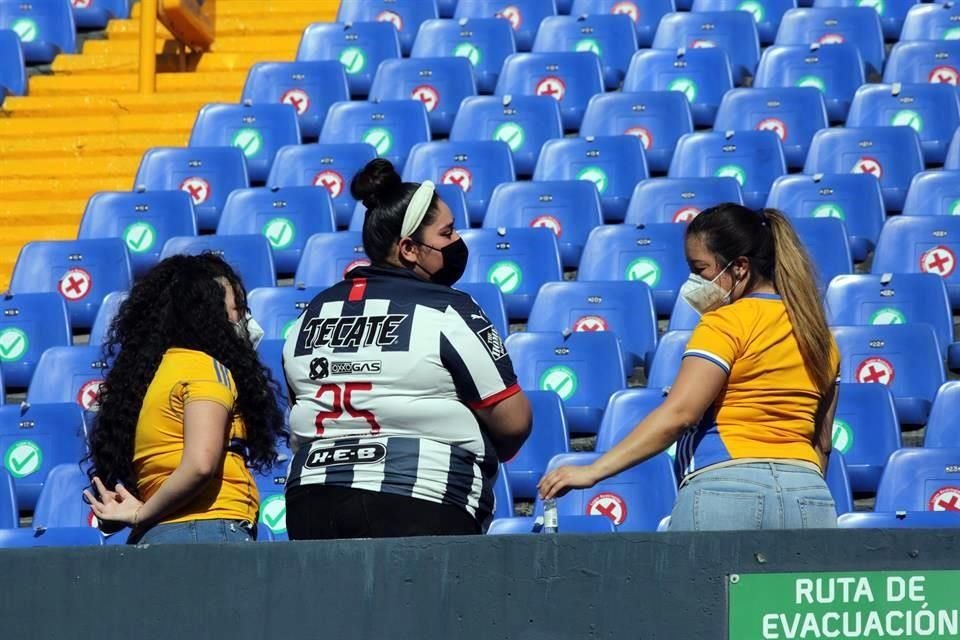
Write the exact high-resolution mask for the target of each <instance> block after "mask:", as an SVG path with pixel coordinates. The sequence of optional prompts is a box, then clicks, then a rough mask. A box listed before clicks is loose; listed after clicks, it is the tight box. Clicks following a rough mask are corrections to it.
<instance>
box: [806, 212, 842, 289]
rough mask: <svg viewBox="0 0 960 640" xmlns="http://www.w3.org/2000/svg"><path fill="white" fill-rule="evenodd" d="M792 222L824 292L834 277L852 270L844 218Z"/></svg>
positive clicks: (819, 285) (819, 286)
mask: <svg viewBox="0 0 960 640" xmlns="http://www.w3.org/2000/svg"><path fill="white" fill-rule="evenodd" d="M792 223H793V228H794V230H795V231H796V232H797V236H799V238H800V242H802V243H803V246H804V247H805V248H806V250H807V253H808V254H809V255H810V259H811V260H812V261H813V265H814V267H815V268H816V270H817V275H818V276H819V278H820V281H819V282H818V283H817V284H818V288H819V289H820V291H825V290H826V288H827V285H828V284H830V281H831V280H833V278H835V277H836V276H839V275H843V274H847V273H853V258H852V256H851V255H850V243H849V241H848V240H847V229H846V227H845V226H844V224H843V221H841V220H837V219H836V218H797V219H794V220H793V221H792Z"/></svg>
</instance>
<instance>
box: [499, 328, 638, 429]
mask: <svg viewBox="0 0 960 640" xmlns="http://www.w3.org/2000/svg"><path fill="white" fill-rule="evenodd" d="M506 347H507V351H509V352H510V358H511V359H512V361H513V366H514V368H515V369H516V372H517V381H518V382H519V383H520V386H521V387H523V388H524V389H539V390H541V391H555V392H556V393H557V395H559V396H560V398H561V399H562V400H563V412H564V414H565V415H566V417H567V424H568V425H569V428H570V431H571V432H572V433H596V432H597V428H598V427H599V426H600V420H601V418H602V417H603V409H604V407H606V406H607V398H608V397H609V396H610V394H611V393H613V392H614V391H619V390H620V389H623V388H624V387H626V380H625V378H624V375H623V368H624V367H623V353H622V351H621V349H620V342H619V340H618V339H617V337H616V335H614V334H613V333H610V332H608V331H607V332H588V333H572V334H570V335H569V336H566V337H565V336H564V334H562V333H560V332H559V331H552V332H538V333H534V332H530V331H526V332H522V333H514V334H512V335H511V336H510V337H508V338H507V340H506Z"/></svg>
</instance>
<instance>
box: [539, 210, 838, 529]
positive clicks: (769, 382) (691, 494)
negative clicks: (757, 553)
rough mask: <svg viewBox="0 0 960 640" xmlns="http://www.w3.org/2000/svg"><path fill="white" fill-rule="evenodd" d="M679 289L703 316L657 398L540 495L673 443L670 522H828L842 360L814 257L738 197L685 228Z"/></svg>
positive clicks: (557, 473) (687, 525) (749, 525)
mask: <svg viewBox="0 0 960 640" xmlns="http://www.w3.org/2000/svg"><path fill="white" fill-rule="evenodd" d="M686 254H687V262H689V264H690V271H691V274H690V278H689V279H688V281H687V282H686V283H685V284H684V285H683V287H682V289H681V291H680V295H681V296H683V298H684V299H686V301H687V302H688V303H689V304H690V305H691V306H692V307H693V308H694V309H696V310H697V311H699V312H700V313H701V314H702V318H701V319H700V323H699V324H698V325H697V327H696V328H695V329H694V331H693V335H692V336H691V338H690V341H689V342H688V343H687V347H686V351H685V352H684V354H683V363H682V365H681V367H680V372H679V373H678V375H677V378H676V381H675V382H674V384H673V386H672V387H671V388H670V391H669V394H668V396H667V398H666V400H664V402H663V404H662V405H661V406H660V407H659V408H658V409H656V410H655V411H653V412H651V413H650V415H648V416H647V417H646V418H645V419H644V420H642V421H641V422H640V424H638V425H637V426H636V427H634V429H633V431H632V432H631V433H630V434H629V435H628V436H627V437H626V438H624V439H623V440H622V441H621V442H619V443H618V444H617V445H616V446H614V447H613V448H612V449H611V450H610V451H608V452H607V453H605V454H604V455H603V456H601V457H600V458H598V459H597V460H596V461H595V462H594V463H593V464H591V465H588V466H583V467H561V468H559V469H555V470H554V471H552V472H550V473H549V474H547V475H546V476H545V477H544V478H543V479H542V480H541V482H540V493H541V495H543V496H544V497H545V498H551V497H554V496H557V495H562V494H564V493H566V492H567V491H568V490H570V489H572V488H583V487H591V486H593V485H594V484H596V483H597V482H599V481H600V480H602V479H604V478H607V477H609V476H612V475H614V474H616V473H619V472H620V471H622V470H624V469H626V468H628V467H631V466H633V465H635V464H638V463H640V462H643V461H644V460H646V459H648V458H650V457H652V456H654V455H656V454H658V453H660V452H661V451H664V450H665V449H666V448H667V447H669V446H670V445H671V444H673V443H675V442H676V443H677V455H676V461H677V468H678V473H679V476H680V477H681V478H682V482H681V485H680V493H679V495H678V497H677V502H676V505H675V506H674V509H673V514H672V516H671V522H670V529H671V530H672V531H678V530H679V531H684V530H685V531H694V530H696V531H704V530H719V529H801V528H803V529H806V528H832V527H836V518H837V514H836V509H835V506H834V502H833V499H832V497H831V495H830V491H829V489H828V488H827V485H826V483H825V481H824V476H825V474H826V470H827V459H828V457H829V455H830V449H831V436H832V431H833V414H834V410H835V409H836V402H837V384H836V381H837V378H838V373H839V366H840V356H839V352H838V351H837V347H836V344H835V343H834V340H833V337H832V336H831V334H830V328H829V327H828V326H827V320H826V316H825V314H824V311H823V305H822V303H821V300H820V296H819V294H818V292H817V278H816V273H815V270H814V267H813V264H812V262H811V261H810V258H809V256H808V255H807V253H806V251H805V250H804V248H803V246H802V245H801V243H800V240H799V238H798V237H797V234H796V233H795V232H794V230H793V227H792V226H791V225H790V222H789V221H788V220H787V218H786V217H785V216H784V215H783V214H782V213H780V212H779V211H776V210H774V209H764V210H763V211H760V212H754V211H751V210H750V209H747V208H745V207H743V206H740V205H737V204H722V205H719V206H716V207H712V208H710V209H707V210H706V211H704V212H703V213H701V214H700V215H699V216H697V217H696V218H695V219H694V220H693V221H692V222H691V223H690V225H689V226H688V227H687V233H686Z"/></svg>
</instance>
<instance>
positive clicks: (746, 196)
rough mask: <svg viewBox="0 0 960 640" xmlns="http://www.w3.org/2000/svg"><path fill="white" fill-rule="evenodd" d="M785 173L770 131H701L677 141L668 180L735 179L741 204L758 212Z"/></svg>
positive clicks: (777, 143)
mask: <svg viewBox="0 0 960 640" xmlns="http://www.w3.org/2000/svg"><path fill="white" fill-rule="evenodd" d="M786 173H787V163H786V160H785V159H784V157H783V146H782V145H781V144H780V138H779V137H778V136H777V134H776V133H774V132H772V131H737V132H734V131H726V132H723V131H704V132H699V133H691V134H688V135H685V136H683V137H682V138H680V142H679V143H678V144H677V150H676V151H675V152H674V154H673V161H672V162H671V163H670V173H669V176H670V177H671V178H707V177H710V176H714V177H717V178H724V177H727V178H734V179H735V180H736V181H737V183H738V184H739V185H740V188H741V189H742V190H743V201H744V203H745V204H746V206H748V207H750V208H751V209H759V208H760V207H762V206H763V205H764V203H765V202H766V201H767V195H768V194H769V193H770V185H771V184H773V181H774V180H775V179H777V178H779V177H780V176H782V175H784V174H786Z"/></svg>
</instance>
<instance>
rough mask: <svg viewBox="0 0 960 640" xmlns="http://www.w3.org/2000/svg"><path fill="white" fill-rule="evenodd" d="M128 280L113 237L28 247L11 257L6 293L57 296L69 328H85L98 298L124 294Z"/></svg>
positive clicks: (126, 262)
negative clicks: (63, 305) (64, 307)
mask: <svg viewBox="0 0 960 640" xmlns="http://www.w3.org/2000/svg"><path fill="white" fill-rule="evenodd" d="M132 281H133V277H132V275H131V271H130V258H129V257H128V255H127V248H126V245H125V244H124V242H123V240H120V239H119V238H103V239H100V240H62V241H56V240H54V241H44V242H29V243H27V244H25V245H24V246H23V248H22V249H21V250H20V255H19V256H18V257H17V264H16V266H14V268H13V277H12V279H11V280H10V292H11V293H41V292H46V291H54V292H57V293H59V294H60V295H61V296H63V299H64V301H65V302H66V303H67V311H68V313H69V314H70V326H71V327H73V328H74V329H89V328H90V327H91V326H92V325H93V319H94V317H95V316H96V315H97V309H99V308H100V302H101V300H103V296H105V295H107V294H108V293H109V292H111V291H117V290H121V289H129V288H130V284H131V283H132Z"/></svg>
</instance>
